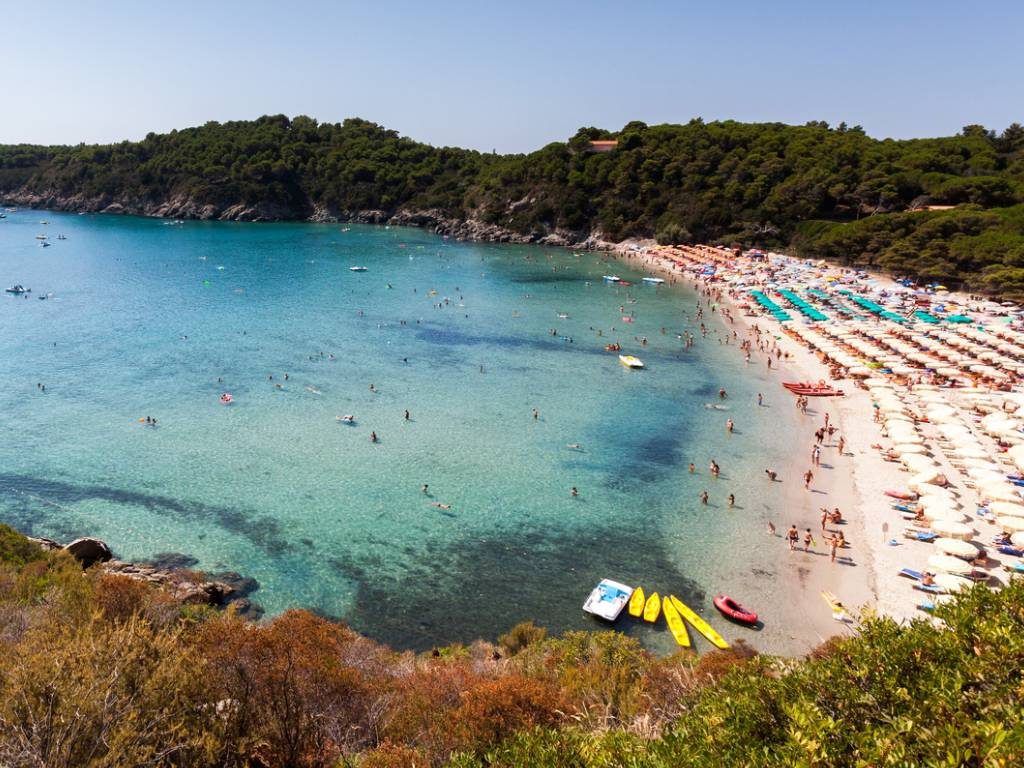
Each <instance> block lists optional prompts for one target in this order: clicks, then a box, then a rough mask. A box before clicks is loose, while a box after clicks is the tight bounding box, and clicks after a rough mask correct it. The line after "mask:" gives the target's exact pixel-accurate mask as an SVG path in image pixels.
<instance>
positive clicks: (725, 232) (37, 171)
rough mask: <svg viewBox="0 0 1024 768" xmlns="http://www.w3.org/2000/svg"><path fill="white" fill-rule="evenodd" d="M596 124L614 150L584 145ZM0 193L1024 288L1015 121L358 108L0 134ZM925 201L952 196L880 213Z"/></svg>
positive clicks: (1022, 191) (1022, 183)
mask: <svg viewBox="0 0 1024 768" xmlns="http://www.w3.org/2000/svg"><path fill="white" fill-rule="evenodd" d="M596 138H614V139H617V140H618V147H617V148H616V149H615V150H614V151H612V152H609V153H603V154H597V153H590V152H588V151H587V149H588V145H587V143H588V141H589V140H591V139H596ZM0 194H5V195H6V197H7V198H8V199H13V198H16V197H18V195H21V196H22V197H24V196H25V195H28V194H34V195H37V196H40V197H41V198H42V200H43V201H44V202H45V200H47V199H57V200H60V199H67V198H71V197H76V196H77V198H78V199H77V200H76V201H74V203H72V204H71V205H72V207H75V206H77V207H83V206H89V205H92V206H94V207H102V206H103V205H106V204H108V203H110V202H118V203H121V204H124V205H125V207H126V208H127V209H128V210H135V211H138V212H147V211H150V210H152V209H153V208H154V207H155V206H158V205H159V204H160V203H162V202H165V201H167V200H171V199H174V198H179V199H188V200H191V201H194V202H195V203H197V204H199V205H209V206H212V210H213V213H211V214H209V215H217V212H218V211H223V210H224V209H225V208H228V207H230V206H233V205H237V204H241V205H261V204H262V205H271V206H274V208H273V210H274V211H277V212H279V213H277V214H275V215H279V216H281V217H287V218H304V217H307V216H309V215H311V214H312V213H313V212H314V210H316V211H320V212H326V213H328V214H333V215H336V216H338V217H341V218H345V217H349V216H353V215H356V214H358V213H359V212H360V211H367V210H373V211H379V212H380V215H384V216H390V215H393V214H395V213H397V212H400V211H406V212H411V211H424V210H428V209H429V210H432V211H433V212H434V215H435V216H440V217H443V218H452V219H472V220H474V221H478V222H481V223H484V224H488V225H494V226H495V227H499V228H501V229H502V230H504V231H507V232H511V233H513V234H515V235H517V236H520V237H523V238H526V239H531V238H538V239H539V238H540V237H543V236H545V235H547V234H550V233H552V232H555V231H558V232H560V233H562V234H564V235H565V239H567V240H569V241H573V240H575V241H581V240H583V239H585V238H586V237H587V236H588V235H590V234H594V233H597V234H600V235H601V236H602V237H603V238H604V239H606V240H612V241H618V240H622V239H625V238H629V237H657V238H658V239H659V240H661V241H663V242H669V241H672V242H682V241H703V242H727V243H734V242H735V243H741V244H759V245H769V246H772V245H775V246H778V245H787V244H793V245H794V246H795V247H797V248H798V249H799V251H800V252H801V253H804V254H807V255H810V256H818V255H821V256H825V257H828V258H838V259H843V260H851V261H855V262H858V263H865V264H871V265H875V266H884V267H887V268H890V269H893V270H897V271H905V272H908V273H910V274H915V275H921V276H926V277H929V278H934V279H938V280H943V281H946V282H954V283H960V282H961V281H966V282H967V283H968V284H969V285H970V287H974V288H977V289H982V290H993V291H1010V292H1015V291H1017V292H1024V281H1022V279H1021V276H1020V275H1019V274H1018V272H1017V270H1018V269H1020V268H1021V265H1020V264H1019V263H1018V262H1019V261H1020V259H1021V257H1020V249H1021V247H1022V243H1024V229H1022V224H1021V216H1020V215H1019V214H1018V213H1015V212H1014V210H1013V208H1012V206H1015V205H1018V204H1021V203H1024V127H1021V126H1020V125H1019V124H1014V125H1011V126H1010V127H1009V128H1007V129H1006V130H1005V131H1003V132H1002V133H1001V134H996V133H995V132H994V131H990V130H986V129H985V128H983V127H981V126H967V127H966V128H964V130H963V131H962V132H961V133H960V134H959V135H957V136H950V137H945V138H934V139H915V140H906V141H894V140H877V139H873V138H870V137H869V136H867V135H866V134H865V133H864V132H863V131H862V130H861V129H860V128H859V127H853V128H848V127H847V126H845V125H840V126H838V127H835V128H830V127H829V126H827V125H826V124H824V123H809V124H807V125H804V126H789V125H783V124H780V123H767V124H744V123H737V122H731V121H727V122H716V123H704V122H702V121H700V120H693V121H691V122H689V123H687V124H685V125H658V126H647V125H645V124H643V123H639V122H634V123H629V124H628V125H626V126H625V127H624V128H623V129H622V130H621V131H617V132H610V131H604V130H600V129H596V128H584V129H581V130H580V131H579V132H577V134H576V135H575V136H573V137H572V138H571V139H569V140H568V141H567V142H564V143H563V142H558V143H553V144H550V145H548V146H546V147H544V148H542V149H540V150H538V151H536V152H533V153H530V154H527V155H494V154H485V153H479V152H473V151H469V150H462V149H453V148H437V147H432V146H428V145H426V144H421V143H418V142H415V141H413V140H411V139H408V138H403V137H400V136H398V134H397V133H395V132H394V131H388V130H386V129H384V128H382V127H380V126H377V125H375V124H373V123H369V122H366V121H364V120H356V119H352V120H346V121H345V122H344V123H342V124H340V125H339V124H326V123H317V122H316V121H315V120H312V119H311V118H308V117H296V118H293V119H289V118H286V117H284V116H274V117H262V118H260V119H258V120H255V121H244V122H231V123H224V124H220V123H208V124H206V125H204V126H201V127H198V128H190V129H186V130H182V131H173V132H171V133H169V134H163V135H155V134H150V135H149V136H147V137H146V138H145V139H144V140H143V141H141V142H123V143H121V144H115V145H109V146H85V145H81V146H76V147H32V146H6V147H0ZM12 196H13V198H12ZM927 205H940V206H946V205H950V206H962V207H963V209H962V210H961V209H960V208H958V209H957V210H956V211H954V212H945V213H943V212H930V213H924V214H920V213H915V214H912V215H909V214H908V215H904V216H902V217H900V216H897V217H893V214H900V213H904V212H906V211H908V210H909V209H912V208H921V207H922V206H927ZM1004 209H1008V210H1004ZM987 212H991V213H987ZM204 215H205V214H204ZM839 224H841V225H843V226H836V225H839ZM951 240H956V241H957V244H956V245H955V246H954V245H953V244H952V242H946V241H951ZM919 262H920V264H919Z"/></svg>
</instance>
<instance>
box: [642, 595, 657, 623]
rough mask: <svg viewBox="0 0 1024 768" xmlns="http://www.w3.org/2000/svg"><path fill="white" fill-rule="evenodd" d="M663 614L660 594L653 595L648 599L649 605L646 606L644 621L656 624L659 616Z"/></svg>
mask: <svg viewBox="0 0 1024 768" xmlns="http://www.w3.org/2000/svg"><path fill="white" fill-rule="evenodd" d="M660 613H661V598H660V597H659V596H658V593H657V592H655V593H653V594H652V595H651V596H650V597H648V598H647V603H646V604H645V605H644V621H650V622H652V623H653V622H655V621H657V620H658V614H660Z"/></svg>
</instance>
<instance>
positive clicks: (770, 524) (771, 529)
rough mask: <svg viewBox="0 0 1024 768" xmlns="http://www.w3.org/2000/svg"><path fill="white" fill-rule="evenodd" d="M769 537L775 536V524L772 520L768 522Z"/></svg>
mask: <svg viewBox="0 0 1024 768" xmlns="http://www.w3.org/2000/svg"><path fill="white" fill-rule="evenodd" d="M768 535H769V536H774V535H775V523H773V522H772V521H771V520H769V521H768Z"/></svg>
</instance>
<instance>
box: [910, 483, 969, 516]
mask: <svg viewBox="0 0 1024 768" xmlns="http://www.w3.org/2000/svg"><path fill="white" fill-rule="evenodd" d="M938 490H940V489H939V487H938V486H936V485H925V486H923V491H922V493H921V498H919V499H918V500H917V503H918V504H920V505H921V506H922V507H924V508H925V511H926V512H927V511H928V510H932V509H948V510H951V511H957V510H959V509H960V502H959V501H957V500H956V499H954V498H953V497H952V496H939V495H937V494H935V493H933V491H938Z"/></svg>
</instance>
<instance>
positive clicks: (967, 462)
mask: <svg viewBox="0 0 1024 768" xmlns="http://www.w3.org/2000/svg"><path fill="white" fill-rule="evenodd" d="M964 466H965V467H968V468H970V469H980V470H982V471H986V472H993V473H995V474H997V475H999V476H1000V477H1001V476H1003V475H1004V474H1005V473H1004V472H1003V471H1002V469H1000V468H999V465H998V464H996V463H995V462H994V461H992V460H991V459H973V458H972V459H964Z"/></svg>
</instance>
